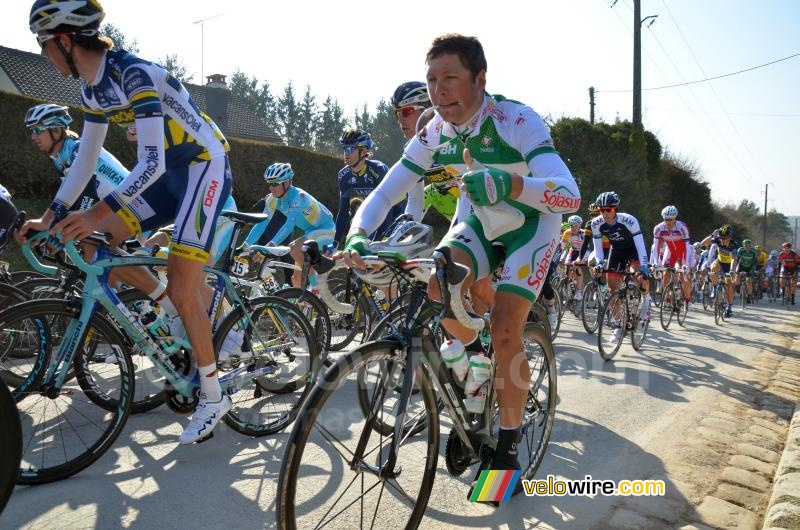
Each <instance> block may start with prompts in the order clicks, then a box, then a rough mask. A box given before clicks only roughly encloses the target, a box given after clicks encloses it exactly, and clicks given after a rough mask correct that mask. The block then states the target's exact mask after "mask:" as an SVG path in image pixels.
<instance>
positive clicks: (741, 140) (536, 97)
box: [0, 0, 800, 215]
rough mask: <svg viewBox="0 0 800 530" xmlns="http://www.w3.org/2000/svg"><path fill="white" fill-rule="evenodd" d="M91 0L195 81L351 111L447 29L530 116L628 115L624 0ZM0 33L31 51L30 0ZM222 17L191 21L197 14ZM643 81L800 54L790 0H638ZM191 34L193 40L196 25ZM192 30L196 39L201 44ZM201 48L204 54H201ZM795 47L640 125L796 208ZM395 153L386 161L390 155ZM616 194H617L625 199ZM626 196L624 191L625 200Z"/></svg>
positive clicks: (657, 94)
mask: <svg viewBox="0 0 800 530" xmlns="http://www.w3.org/2000/svg"><path fill="white" fill-rule="evenodd" d="M613 1H614V0H560V1H559V0H547V1H545V0H522V1H520V0H517V1H514V2H512V1H508V0H495V1H492V2H486V1H483V2H476V1H473V0H461V1H459V2H456V3H453V4H452V5H449V6H448V7H447V8H445V4H444V3H441V2H431V3H429V4H426V3H416V4H411V3H408V2H396V1H393V2H387V1H384V0H377V1H374V2H362V3H353V4H348V5H346V4H344V3H342V2H330V1H316V0H315V1H310V0H295V1H293V2H252V1H244V0H227V1H226V2H211V1H207V0H195V1H192V2H189V1H184V0H171V1H164V0H161V1H159V2H156V1H153V0H138V1H136V2H131V1H129V0H128V1H123V0H103V1H102V3H103V6H104V7H105V10H106V13H107V15H106V19H105V21H106V22H111V23H113V24H115V25H116V26H118V27H119V28H120V29H121V30H122V31H123V32H124V33H125V35H126V36H127V37H128V38H134V39H136V40H137V41H138V45H139V48H140V53H139V55H141V56H142V57H144V58H145V59H150V60H156V59H159V58H162V57H164V56H165V55H167V54H170V53H177V54H178V55H179V56H180V57H181V58H182V59H183V60H184V62H185V63H186V65H187V66H188V67H189V71H190V72H191V73H193V74H194V76H195V77H194V79H193V82H196V83H197V82H199V81H200V79H201V75H200V74H201V71H202V72H203V73H204V74H205V75H206V76H208V75H210V74H213V73H221V74H225V75H230V74H231V73H233V72H234V71H235V70H237V69H239V70H242V71H243V72H245V73H246V74H248V75H249V76H255V77H257V78H258V79H259V80H266V81H269V83H270V84H271V85H272V87H273V93H276V92H280V91H281V90H282V88H283V87H284V85H285V84H286V83H287V82H288V81H289V80H291V81H292V82H293V83H294V85H295V86H296V87H297V88H298V91H300V92H302V90H304V87H305V86H306V85H310V87H311V91H312V93H314V94H315V95H316V96H317V99H318V101H321V100H322V99H324V98H325V97H326V96H327V95H328V94H330V95H332V96H334V97H336V98H338V100H339V101H340V103H341V104H342V106H343V107H344V108H345V109H346V110H347V111H348V113H351V112H352V109H355V108H356V107H357V106H358V107H360V106H362V105H363V104H364V103H366V104H367V105H368V106H369V107H370V108H373V107H374V105H375V104H376V103H377V102H378V101H379V100H380V99H381V98H384V99H388V98H389V97H390V96H391V94H392V92H393V91H394V89H395V87H396V86H397V85H398V84H400V83H401V82H403V81H409V80H424V78H425V63H424V59H425V52H426V50H427V48H428V46H429V44H430V42H431V41H432V40H433V38H434V37H436V36H438V35H441V34H444V33H449V32H458V33H462V34H465V35H474V36H476V37H478V38H479V39H480V40H481V43H482V44H483V47H484V50H485V53H486V57H487V62H488V71H487V90H488V91H489V92H492V93H500V94H503V95H505V96H507V97H510V98H513V99H516V100H520V101H523V102H524V103H526V104H528V105H530V106H531V107H532V108H533V109H534V110H536V111H537V112H538V113H539V114H541V115H542V116H549V117H551V118H553V119H555V120H557V119H559V118H561V117H582V118H585V119H588V118H589V95H588V88H589V87H590V86H594V87H595V89H596V90H597V91H598V92H597V94H596V107H595V113H596V119H597V120H598V121H606V122H613V121H614V120H616V119H617V118H619V119H624V120H630V119H631V107H632V94H631V92H629V91H628V92H613V91H615V90H630V88H631V86H632V83H633V81H632V79H633V74H632V72H633V66H632V62H633V29H632V28H633V0H617V3H616V4H615V5H614V6H613V7H611V4H612V3H613ZM6 4H10V5H5V6H4V13H5V15H4V16H3V17H2V19H0V44H1V45H4V46H8V47H13V48H17V49H23V50H27V51H32V52H37V51H38V46H37V44H36V41H35V39H34V38H33V36H32V35H31V34H30V32H29V31H28V28H27V20H28V12H29V9H30V2H25V1H20V0H16V1H14V2H6ZM220 14H221V15H222V16H219V17H217V18H213V19H211V20H208V21H206V22H205V23H203V24H202V27H203V30H202V36H201V24H194V22H196V21H199V20H201V19H204V18H207V17H213V16H215V15H220ZM648 15H658V17H657V18H656V19H655V23H654V24H653V25H652V26H650V27H648V26H647V25H646V24H645V26H644V28H643V30H642V87H643V88H644V89H648V88H654V87H662V86H665V85H675V84H681V83H686V82H691V81H696V80H701V79H706V78H709V77H716V76H720V75H723V74H728V73H732V72H737V71H740V70H744V69H747V68H751V67H754V66H758V65H762V64H765V63H769V62H772V61H775V60H776V59H781V58H784V57H788V56H791V55H794V54H800V31H798V30H797V28H798V27H799V26H800V1H797V0H761V1H755V0H642V17H643V18H644V17H646V16H648ZM201 37H202V38H201ZM201 41H202V42H203V46H202V47H201ZM201 49H202V50H203V52H202V53H201ZM798 94H800V56H798V57H794V58H792V59H788V60H785V61H782V62H779V63H776V64H773V65H770V66H766V67H763V68H759V69H755V70H752V71H749V72H745V73H741V74H737V75H733V76H730V77H725V78H722V79H717V80H714V81H709V82H702V83H695V84H690V85H687V86H682V87H676V88H669V89H661V90H645V91H643V93H642V109H643V123H644V126H645V128H647V129H648V130H650V131H652V132H654V133H655V134H656V135H657V136H658V138H659V140H660V141H661V143H662V146H663V147H664V148H666V149H667V150H668V151H669V152H670V153H672V154H673V155H675V156H677V157H679V158H681V159H683V160H686V161H688V162H691V163H692V164H694V165H695V166H696V167H697V168H698V169H699V172H700V176H701V178H702V179H704V180H705V181H707V182H708V183H709V185H710V186H711V191H712V198H713V199H714V200H716V201H718V202H722V203H726V202H734V203H738V202H739V201H741V200H742V199H749V200H752V201H754V202H755V203H756V204H759V205H760V207H762V208H763V205H764V190H765V187H766V186H768V199H769V209H772V208H775V209H777V210H778V211H780V212H782V213H784V214H786V215H800V178H798V176H799V175H798V171H800V170H799V169H798V168H800V141H798V140H800V98H799V97H798ZM387 162H391V161H387ZM622 199H623V201H625V200H626V197H623V198H622ZM629 199H630V200H636V198H635V197H631V198H629Z"/></svg>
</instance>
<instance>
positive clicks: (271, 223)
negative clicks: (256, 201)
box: [244, 197, 285, 245]
mask: <svg viewBox="0 0 800 530" xmlns="http://www.w3.org/2000/svg"><path fill="white" fill-rule="evenodd" d="M270 198H271V197H270ZM274 202H275V201H274V200H266V201H264V211H263V213H265V214H267V215H268V217H267V218H266V219H264V220H263V221H261V222H260V223H258V224H255V225H253V228H251V229H250V233H249V234H247V238H246V239H245V240H244V242H245V243H247V244H248V245H263V244H265V243H266V242H267V241H271V240H272V239H273V235H274V234H275V233H276V232H277V231H278V229H279V228H280V226H281V225H283V222H284V220H285V216H284V215H283V214H280V212H276V211H275V209H274V207H273V205H274ZM265 235H266V237H264V236H265Z"/></svg>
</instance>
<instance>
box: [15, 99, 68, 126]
mask: <svg viewBox="0 0 800 530" xmlns="http://www.w3.org/2000/svg"><path fill="white" fill-rule="evenodd" d="M70 123H72V117H71V116H70V115H69V109H68V108H67V107H64V106H61V105H54V104H52V103H42V104H40V105H34V106H33V107H31V108H29V109H28V112H26V113H25V126H26V127H34V126H36V125H41V126H42V127H47V128H51V127H67V126H69V124H70Z"/></svg>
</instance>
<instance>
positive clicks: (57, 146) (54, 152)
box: [47, 128, 67, 157]
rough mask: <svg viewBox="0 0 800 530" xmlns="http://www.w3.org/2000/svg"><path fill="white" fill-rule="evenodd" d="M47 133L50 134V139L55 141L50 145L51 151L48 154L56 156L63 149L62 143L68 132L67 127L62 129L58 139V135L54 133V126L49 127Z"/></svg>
mask: <svg viewBox="0 0 800 530" xmlns="http://www.w3.org/2000/svg"><path fill="white" fill-rule="evenodd" d="M47 133H48V134H49V135H50V140H52V142H53V145H51V146H50V151H49V152H48V153H47V154H48V155H49V156H52V157H54V156H56V155H57V154H58V152H59V151H60V150H61V145H62V144H63V142H64V137H65V136H66V134H67V132H66V129H61V137H60V138H58V139H56V135H55V134H53V129H52V128H48V129H47Z"/></svg>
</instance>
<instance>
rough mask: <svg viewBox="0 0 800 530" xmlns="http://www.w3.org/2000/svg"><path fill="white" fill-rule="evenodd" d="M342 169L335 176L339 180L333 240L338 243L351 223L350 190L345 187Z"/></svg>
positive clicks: (341, 240) (345, 182)
mask: <svg viewBox="0 0 800 530" xmlns="http://www.w3.org/2000/svg"><path fill="white" fill-rule="evenodd" d="M343 171H344V170H342V171H340V172H339V175H338V177H337V179H338V181H339V212H338V213H337V214H336V235H335V236H334V240H336V241H338V242H339V243H341V242H343V239H344V235H345V234H347V229H348V228H349V227H350V224H351V219H350V190H348V189H347V179H346V178H345V177H346V175H343V173H342V172H343ZM362 208H363V204H362ZM359 209H360V208H359Z"/></svg>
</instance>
